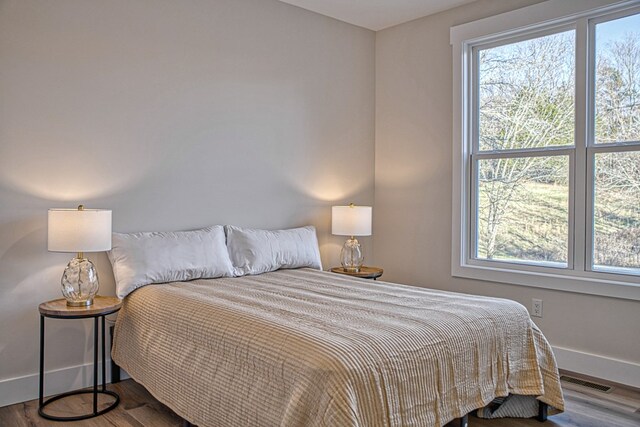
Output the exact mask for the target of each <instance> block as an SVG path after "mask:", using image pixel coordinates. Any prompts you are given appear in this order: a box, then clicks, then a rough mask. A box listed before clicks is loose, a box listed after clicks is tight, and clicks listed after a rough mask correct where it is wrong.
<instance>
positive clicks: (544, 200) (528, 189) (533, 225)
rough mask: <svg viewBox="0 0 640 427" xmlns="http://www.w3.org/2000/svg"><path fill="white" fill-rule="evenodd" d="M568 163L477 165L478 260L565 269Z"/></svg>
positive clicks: (559, 159) (558, 159)
mask: <svg viewBox="0 0 640 427" xmlns="http://www.w3.org/2000/svg"><path fill="white" fill-rule="evenodd" d="M568 183H569V157H568V156H552V157H551V156H550V157H521V158H513V159H488V160H479V161H478V187H477V188H478V192H477V194H478V203H477V205H478V212H477V222H476V223H477V228H478V236H477V249H476V253H477V257H478V258H481V259H492V260H500V261H516V262H528V263H554V264H555V263H559V266H566V265H567V259H568V236H569V185H568Z"/></svg>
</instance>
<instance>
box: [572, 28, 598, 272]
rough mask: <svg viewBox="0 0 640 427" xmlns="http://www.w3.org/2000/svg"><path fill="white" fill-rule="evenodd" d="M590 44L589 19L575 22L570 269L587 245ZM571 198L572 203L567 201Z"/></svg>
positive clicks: (580, 266)
mask: <svg viewBox="0 0 640 427" xmlns="http://www.w3.org/2000/svg"><path fill="white" fill-rule="evenodd" d="M592 52H593V44H592V43H590V40H589V21H588V20H587V19H586V18H582V19H579V20H578V21H577V22H576V86H575V90H576V95H575V96H576V103H575V161H574V162H573V168H572V170H571V171H570V176H571V180H572V185H570V187H569V188H570V190H569V191H570V196H569V200H570V207H569V218H570V222H572V224H571V227H570V230H571V231H570V233H569V234H570V236H569V244H570V251H571V252H572V254H573V257H572V260H573V269H574V270H576V271H584V270H585V269H586V266H587V263H588V259H590V258H588V257H589V256H590V255H589V254H590V253H591V248H589V247H587V242H588V241H590V240H591V239H589V238H588V233H589V231H588V230H590V229H591V227H590V226H589V225H588V221H587V216H588V215H586V214H585V213H586V212H587V203H588V200H587V199H588V197H587V191H588V187H590V186H588V185H587V179H588V178H587V145H588V140H589V136H590V134H591V133H592V132H591V131H590V129H591V128H592V126H591V124H590V120H589V118H590V117H592V114H591V110H592V108H591V104H592V102H591V101H589V99H592V98H591V97H590V96H589V95H590V94H591V93H592V92H591V86H592V85H591V84H590V82H591V81H592V79H591V75H592V74H591V71H590V68H591V65H592V63H593V53H592ZM571 201H573V202H571Z"/></svg>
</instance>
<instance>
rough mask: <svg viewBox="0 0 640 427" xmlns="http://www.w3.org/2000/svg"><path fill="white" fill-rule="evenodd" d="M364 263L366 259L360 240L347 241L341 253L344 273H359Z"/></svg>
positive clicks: (352, 238) (353, 238)
mask: <svg viewBox="0 0 640 427" xmlns="http://www.w3.org/2000/svg"><path fill="white" fill-rule="evenodd" d="M363 262H364V257H363V256H362V249H361V248H360V243H359V242H358V239H356V238H355V237H351V238H350V239H347V241H346V242H344V245H343V246H342V251H340V264H342V268H343V269H344V271H346V272H349V273H358V272H359V271H360V267H362V263H363Z"/></svg>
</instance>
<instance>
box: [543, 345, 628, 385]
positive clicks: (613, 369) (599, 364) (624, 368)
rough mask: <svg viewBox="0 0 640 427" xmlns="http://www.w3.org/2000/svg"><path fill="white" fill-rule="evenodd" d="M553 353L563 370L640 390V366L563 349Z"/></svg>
mask: <svg viewBox="0 0 640 427" xmlns="http://www.w3.org/2000/svg"><path fill="white" fill-rule="evenodd" d="M553 352H554V353H555V355H556V360H557V361H558V366H559V367H560V368H561V369H566V370H567V371H572V372H577V373H580V374H585V375H589V376H592V377H596V378H602V379H603V380H609V381H613V382H616V383H620V384H626V385H629V386H632V387H637V388H640V364H637V363H633V362H629V361H626V360H619V359H613V358H610V357H606V356H602V355H597V354H590V353H583V352H581V351H577V350H571V349H569V348H562V347H553Z"/></svg>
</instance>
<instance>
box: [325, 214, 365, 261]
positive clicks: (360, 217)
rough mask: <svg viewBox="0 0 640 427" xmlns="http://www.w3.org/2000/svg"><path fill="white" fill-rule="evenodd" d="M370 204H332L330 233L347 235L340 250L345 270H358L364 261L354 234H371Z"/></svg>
mask: <svg viewBox="0 0 640 427" xmlns="http://www.w3.org/2000/svg"><path fill="white" fill-rule="evenodd" d="M371 212H372V209H371V206H356V205H354V204H353V203H351V204H350V205H349V206H333V207H332V208H331V233H332V234H335V235H337V236H349V238H348V239H347V241H346V242H344V245H343V246H342V251H341V252H340V263H341V264H342V268H344V271H347V272H356V273H357V272H359V271H360V267H362V263H363V261H364V257H363V256H362V249H361V248H360V243H359V242H358V239H356V238H355V236H371Z"/></svg>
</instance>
